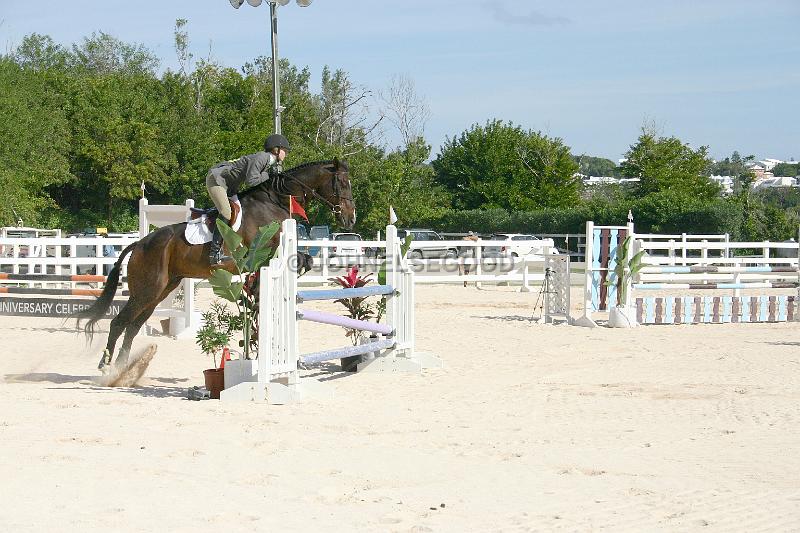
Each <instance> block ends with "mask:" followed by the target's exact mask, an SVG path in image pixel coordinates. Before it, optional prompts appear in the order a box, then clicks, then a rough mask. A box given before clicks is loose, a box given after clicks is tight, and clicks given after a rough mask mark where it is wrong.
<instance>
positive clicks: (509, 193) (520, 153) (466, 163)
mask: <svg viewBox="0 0 800 533" xmlns="http://www.w3.org/2000/svg"><path fill="white" fill-rule="evenodd" d="M569 152H570V151H569V147H567V146H566V145H565V144H564V143H563V141H562V140H561V139H558V138H550V137H547V136H546V135H543V134H542V133H540V132H535V131H531V130H524V129H522V128H521V127H519V126H515V125H514V124H512V123H510V122H509V123H503V122H501V121H499V120H492V121H488V122H487V123H486V125H485V126H479V125H477V124H476V125H473V126H472V128H471V129H470V130H468V131H465V132H463V133H462V134H461V135H460V136H459V137H457V138H456V137H453V138H448V139H447V140H446V141H445V144H444V146H443V148H442V152H441V153H440V154H439V156H438V157H437V158H436V160H434V161H433V167H434V169H435V170H436V179H437V181H438V182H439V183H440V184H442V185H443V186H444V187H445V189H446V190H447V191H449V192H450V193H451V194H452V196H453V203H454V207H456V208H459V209H479V208H503V209H508V210H534V209H541V208H547V207H567V206H574V205H576V204H577V203H578V202H579V200H580V196H579V190H580V180H579V179H578V177H577V176H576V171H577V170H578V165H577V164H576V163H575V161H573V159H572V157H571V155H570V153H569Z"/></svg>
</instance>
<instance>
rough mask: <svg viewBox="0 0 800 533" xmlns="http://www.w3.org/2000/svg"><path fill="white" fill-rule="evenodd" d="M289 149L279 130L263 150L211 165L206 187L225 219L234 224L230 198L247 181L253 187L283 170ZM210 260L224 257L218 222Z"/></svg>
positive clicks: (217, 261) (246, 183) (216, 261)
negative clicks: (282, 166)
mask: <svg viewBox="0 0 800 533" xmlns="http://www.w3.org/2000/svg"><path fill="white" fill-rule="evenodd" d="M289 150H290V147H289V141H288V140H287V139H286V137H284V136H283V135H280V134H278V133H276V134H273V135H270V136H269V137H267V140H266V141H265V142H264V150H263V151H261V152H256V153H254V154H249V155H244V156H242V157H240V158H239V159H234V160H233V161H225V162H223V163H217V164H216V165H214V166H213V167H211V170H209V171H208V176H206V187H207V188H208V195H209V196H210V197H211V201H212V202H214V206H216V208H217V210H218V211H219V216H221V217H222V220H224V221H225V222H227V223H228V224H231V225H232V223H233V221H231V204H230V200H229V198H230V197H231V196H234V195H235V194H236V193H237V192H239V188H240V187H241V186H242V185H243V184H244V185H246V186H247V187H253V186H255V185H258V184H259V183H262V182H264V181H266V180H268V179H269V178H270V174H271V173H274V172H275V171H278V170H280V169H279V166H280V163H282V162H283V160H284V158H285V157H286V154H287V153H288V152H289ZM209 261H210V262H211V264H212V265H217V264H219V263H221V262H222V261H223V257H222V235H221V234H220V232H219V230H218V229H217V227H216V225H215V226H214V236H213V237H212V239H211V251H210V253H209Z"/></svg>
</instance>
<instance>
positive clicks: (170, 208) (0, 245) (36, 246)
mask: <svg viewBox="0 0 800 533" xmlns="http://www.w3.org/2000/svg"><path fill="white" fill-rule="evenodd" d="M193 205H194V203H193V201H192V200H187V201H186V204H185V205H149V204H148V202H147V200H146V199H144V198H143V199H141V200H140V202H139V229H140V232H141V233H140V234H132V235H129V236H114V237H103V236H94V237H35V238H32V237H12V236H6V237H0V272H3V273H7V274H56V275H79V274H95V275H98V276H103V275H106V274H107V273H108V272H109V271H110V270H111V268H112V266H113V265H114V263H116V261H117V257H118V256H119V253H120V252H121V251H122V250H123V249H124V248H125V247H127V246H128V245H130V244H132V243H134V242H136V241H138V240H139V238H140V236H144V235H146V234H147V233H149V230H150V228H151V227H156V228H158V227H161V226H164V225H168V224H174V223H176V222H183V221H185V220H186V219H187V215H188V213H189V208H190V207H191V206H193ZM6 233H7V234H8V235H12V234H13V232H4V234H6ZM129 257H130V256H128V257H126V258H125V260H124V261H123V263H122V277H123V284H122V287H121V288H120V290H121V291H124V290H126V289H127V283H125V280H124V278H125V277H126V276H127V270H128V258H129ZM4 283H13V284H14V285H15V286H18V287H31V288H33V287H41V286H47V287H53V286H54V285H58V286H60V287H64V286H68V287H70V288H75V287H76V286H78V285H80V286H81V287H86V286H89V287H93V288H101V287H102V285H103V282H100V281H98V282H87V281H44V280H39V281H19V280H8V281H5V282H4ZM194 287H195V280H192V279H186V280H184V281H183V283H182V284H181V285H180V286H179V287H178V288H177V289H176V290H175V291H174V292H173V293H172V294H170V295H169V296H168V297H167V298H165V299H164V301H163V302H162V303H161V304H159V306H158V307H157V308H156V310H155V312H154V313H153V316H155V317H162V318H165V319H169V334H170V335H175V336H177V335H194V331H196V328H197V327H198V326H199V325H200V314H199V313H198V312H196V311H195V310H194V307H195V304H194ZM180 289H182V290H183V302H182V303H181V304H180V305H179V307H178V308H175V307H173V301H174V300H175V296H176V295H177V292H178V290H180Z"/></svg>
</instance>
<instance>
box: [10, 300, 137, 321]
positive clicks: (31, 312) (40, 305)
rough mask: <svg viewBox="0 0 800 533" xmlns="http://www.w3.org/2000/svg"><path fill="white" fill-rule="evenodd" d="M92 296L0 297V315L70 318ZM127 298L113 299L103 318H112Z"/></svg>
mask: <svg viewBox="0 0 800 533" xmlns="http://www.w3.org/2000/svg"><path fill="white" fill-rule="evenodd" d="M94 301H95V300H94V299H93V298H85V299H80V298H22V297H19V298H10V297H0V315H3V316H30V317H52V318H70V317H71V316H72V315H74V314H75V313H77V312H78V311H81V310H83V309H86V308H87V307H89V306H90V305H92V304H93V303H94ZM126 303H128V300H114V301H113V302H111V307H109V308H108V311H107V312H106V314H105V316H104V318H114V317H115V316H117V315H118V314H119V312H120V309H122V307H123V306H124V305H125V304H126Z"/></svg>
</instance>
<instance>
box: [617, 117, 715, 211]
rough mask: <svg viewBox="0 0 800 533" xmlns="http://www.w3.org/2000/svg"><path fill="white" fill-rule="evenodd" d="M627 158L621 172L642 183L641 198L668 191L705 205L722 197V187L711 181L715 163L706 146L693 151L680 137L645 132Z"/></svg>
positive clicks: (640, 186) (639, 188) (626, 155)
mask: <svg viewBox="0 0 800 533" xmlns="http://www.w3.org/2000/svg"><path fill="white" fill-rule="evenodd" d="M625 157H626V161H625V162H624V163H622V165H621V167H620V169H621V171H622V174H623V175H624V176H626V177H628V178H639V179H640V180H641V181H640V182H639V185H638V187H636V195H637V196H638V197H640V198H641V197H645V196H647V195H649V194H655V193H663V192H666V191H671V194H673V195H678V194H680V195H682V196H685V197H686V198H695V199H697V198H699V199H701V200H705V201H709V200H713V199H714V198H716V197H717V196H719V195H720V188H719V186H718V185H717V184H716V183H714V182H713V181H711V180H709V179H708V177H707V170H708V168H709V165H710V164H711V161H710V159H709V158H708V147H706V146H701V147H700V148H698V149H697V150H692V148H691V147H689V145H687V144H684V143H683V142H681V140H680V139H678V138H676V137H658V136H657V135H656V134H655V133H653V132H651V131H647V130H644V129H643V131H642V134H641V135H640V136H639V139H638V141H637V142H636V144H634V145H632V146H631V147H630V149H629V150H628V152H627V153H626V154H625Z"/></svg>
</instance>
